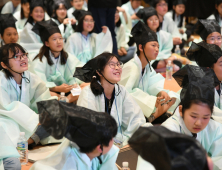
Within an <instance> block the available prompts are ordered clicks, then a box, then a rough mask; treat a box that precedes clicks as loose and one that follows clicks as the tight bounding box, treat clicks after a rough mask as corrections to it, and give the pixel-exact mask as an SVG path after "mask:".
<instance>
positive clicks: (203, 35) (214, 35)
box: [193, 19, 221, 47]
mask: <svg viewBox="0 0 222 170" xmlns="http://www.w3.org/2000/svg"><path fill="white" fill-rule="evenodd" d="M196 32H197V34H199V35H200V38H199V39H198V40H194V41H193V42H195V43H199V42H201V41H205V42H206V43H208V44H216V45H218V46H219V47H221V27H220V26H219V24H218V23H217V22H216V20H213V19H210V20H203V19H201V20H199V21H198V29H197V31H196Z"/></svg>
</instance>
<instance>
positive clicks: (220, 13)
mask: <svg viewBox="0 0 222 170" xmlns="http://www.w3.org/2000/svg"><path fill="white" fill-rule="evenodd" d="M215 8H216V10H215V12H214V14H212V15H210V16H209V17H208V18H207V19H215V20H216V21H217V23H218V24H219V25H220V27H222V19H221V18H222V10H221V8H222V0H216V3H215Z"/></svg>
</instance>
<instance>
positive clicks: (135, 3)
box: [121, 0, 143, 27]
mask: <svg viewBox="0 0 222 170" xmlns="http://www.w3.org/2000/svg"><path fill="white" fill-rule="evenodd" d="M121 8H123V9H125V11H126V13H127V14H128V15H130V16H132V15H133V14H135V13H137V12H138V11H139V10H140V9H141V8H143V6H141V0H130V1H129V2H127V3H125V4H123V5H122V6H121ZM138 21H139V20H138V19H132V27H134V25H136V23H137V22H138Z"/></svg>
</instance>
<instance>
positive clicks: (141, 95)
mask: <svg viewBox="0 0 222 170" xmlns="http://www.w3.org/2000/svg"><path fill="white" fill-rule="evenodd" d="M131 34H132V35H133V38H134V39H135V41H136V45H137V49H138V50H137V55H135V56H134V58H133V59H132V60H130V61H129V62H127V63H126V64H125V65H124V68H123V74H122V77H121V81H120V84H121V85H123V86H125V88H126V90H127V91H128V92H129V93H130V94H131V95H132V96H133V98H134V100H136V102H137V104H138V105H139V106H140V108H141V109H142V111H143V114H144V115H145V116H146V117H147V118H148V119H149V122H153V121H154V119H156V118H158V117H159V116H161V115H163V116H162V117H160V119H161V120H162V121H163V120H165V119H166V118H168V117H169V116H170V114H164V113H165V112H166V111H167V110H168V109H169V108H171V109H172V110H171V111H173V110H174V108H175V105H177V104H175V105H174V106H173V107H171V106H172V105H173V104H174V103H175V98H174V99H172V101H171V100H170V99H171V98H170V96H171V97H176V98H179V96H178V95H177V94H176V93H173V92H169V93H168V94H167V92H168V91H167V90H164V89H163V86H164V81H165V79H164V77H163V76H162V75H161V74H157V73H156V72H155V70H154V69H153V68H152V67H151V66H150V61H151V60H155V59H156V57H157V55H158V52H159V44H158V40H157V36H156V33H155V32H153V31H152V30H151V29H150V28H149V27H147V26H146V25H145V24H144V23H142V22H141V21H139V22H138V23H137V24H136V25H135V26H134V28H133V29H132V32H131ZM169 95H170V96H169ZM161 99H165V102H167V101H168V100H170V101H171V102H169V103H168V104H164V105H163V106H161V103H160V100H161ZM178 102H179V101H177V102H176V103H178ZM155 108H158V109H157V110H156V109H155ZM164 118H165V119H164ZM156 121H157V122H155V123H161V122H162V121H160V120H156Z"/></svg>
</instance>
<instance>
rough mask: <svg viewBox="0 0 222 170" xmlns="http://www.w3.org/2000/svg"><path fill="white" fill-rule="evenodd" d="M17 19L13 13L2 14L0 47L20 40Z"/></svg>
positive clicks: (0, 16)
mask: <svg viewBox="0 0 222 170" xmlns="http://www.w3.org/2000/svg"><path fill="white" fill-rule="evenodd" d="M15 22H16V19H15V18H14V17H13V15H12V14H0V34H1V40H2V41H1V43H0V47H1V46H3V45H5V44H9V43H16V42H18V39H19V37H18V32H17V30H16V26H15Z"/></svg>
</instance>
